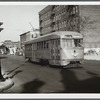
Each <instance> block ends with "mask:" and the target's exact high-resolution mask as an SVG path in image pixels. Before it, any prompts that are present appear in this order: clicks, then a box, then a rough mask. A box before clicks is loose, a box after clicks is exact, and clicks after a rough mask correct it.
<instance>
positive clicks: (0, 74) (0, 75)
mask: <svg viewBox="0 0 100 100" xmlns="http://www.w3.org/2000/svg"><path fill="white" fill-rule="evenodd" d="M2 24H3V22H0V26H1V25H2ZM2 30H3V28H0V32H1V31H2ZM2 58H3V57H1V56H0V80H2V79H3V76H2V72H1V59H2Z"/></svg>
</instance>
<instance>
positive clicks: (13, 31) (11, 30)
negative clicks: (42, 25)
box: [0, 5, 47, 42]
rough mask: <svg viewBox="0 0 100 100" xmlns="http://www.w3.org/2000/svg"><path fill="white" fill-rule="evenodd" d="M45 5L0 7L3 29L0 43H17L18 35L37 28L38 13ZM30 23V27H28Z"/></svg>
mask: <svg viewBox="0 0 100 100" xmlns="http://www.w3.org/2000/svg"><path fill="white" fill-rule="evenodd" d="M46 6H47V5H0V22H3V25H1V26H0V27H2V28H4V30H2V31H1V32H0V42H3V41H5V40H12V41H14V42H15V41H19V40H20V34H23V33H24V32H27V31H30V30H32V26H33V27H34V28H35V29H38V28H39V15H38V13H39V11H41V10H42V9H43V8H45V7H46ZM30 23H31V25H32V26H31V25H30Z"/></svg>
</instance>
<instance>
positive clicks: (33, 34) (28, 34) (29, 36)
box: [20, 29, 40, 44]
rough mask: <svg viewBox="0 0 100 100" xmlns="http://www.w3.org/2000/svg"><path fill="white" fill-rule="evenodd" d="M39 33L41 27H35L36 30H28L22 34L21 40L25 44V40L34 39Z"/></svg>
mask: <svg viewBox="0 0 100 100" xmlns="http://www.w3.org/2000/svg"><path fill="white" fill-rule="evenodd" d="M39 35H40V33H39V29H35V30H34V31H28V32H25V33H23V34H21V35H20V41H21V43H22V44H23V42H25V41H29V40H32V39H34V38H36V37H38V36H39Z"/></svg>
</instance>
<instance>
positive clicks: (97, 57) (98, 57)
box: [84, 55, 100, 60]
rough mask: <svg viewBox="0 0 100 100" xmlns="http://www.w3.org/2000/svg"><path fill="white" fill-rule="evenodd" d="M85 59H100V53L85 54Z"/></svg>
mask: <svg viewBox="0 0 100 100" xmlns="http://www.w3.org/2000/svg"><path fill="white" fill-rule="evenodd" d="M84 59H86V60H100V55H85V56H84Z"/></svg>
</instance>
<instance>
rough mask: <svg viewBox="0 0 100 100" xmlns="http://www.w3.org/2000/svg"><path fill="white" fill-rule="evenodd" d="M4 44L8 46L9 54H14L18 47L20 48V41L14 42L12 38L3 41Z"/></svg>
mask: <svg viewBox="0 0 100 100" xmlns="http://www.w3.org/2000/svg"><path fill="white" fill-rule="evenodd" d="M2 46H4V47H6V48H7V49H8V50H9V54H14V55H15V53H16V50H17V49H20V48H21V46H20V42H19V41H18V42H13V41H11V40H5V41H4V42H2Z"/></svg>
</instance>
